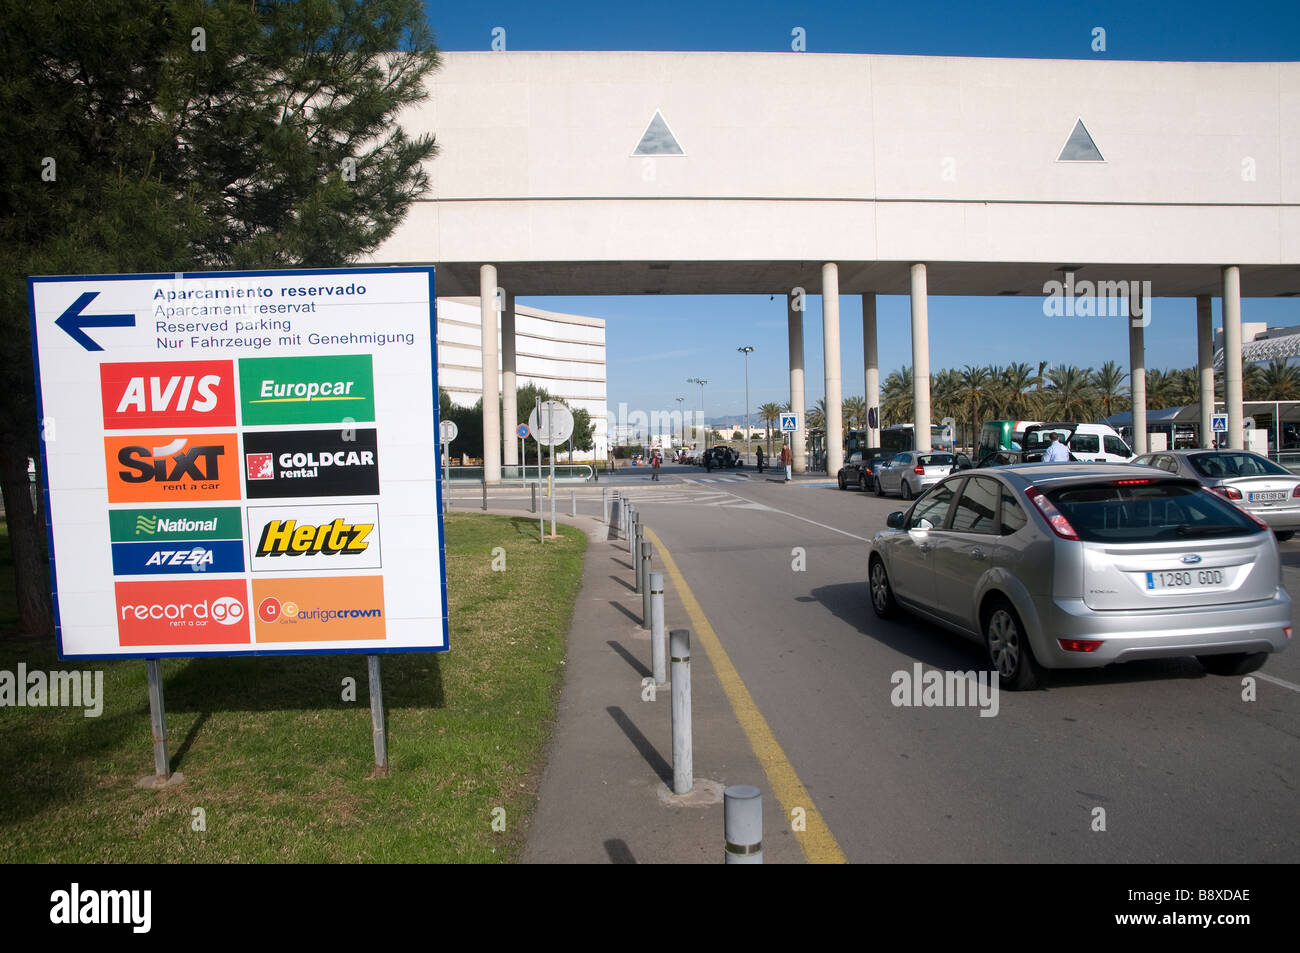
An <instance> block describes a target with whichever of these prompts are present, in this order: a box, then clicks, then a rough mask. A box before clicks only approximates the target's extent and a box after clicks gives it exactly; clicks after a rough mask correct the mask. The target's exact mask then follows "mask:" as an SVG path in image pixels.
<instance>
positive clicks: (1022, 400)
mask: <svg viewBox="0 0 1300 953" xmlns="http://www.w3.org/2000/svg"><path fill="white" fill-rule="evenodd" d="M1001 376H1002V385H1003V387H1002V389H1003V391H1004V392H1005V393H1006V394H1007V396H1008V398H1009V399H1008V400H1007V402H1006V403H1005V404H1003V405H1002V413H1004V414H1006V415H1007V417H1011V418H1018V419H1026V418H1029V417H1032V416H1034V415H1035V414H1037V413H1038V410H1037V402H1036V398H1035V395H1034V394H1033V393H1026V392H1027V391H1028V390H1029V388H1031V387H1041V386H1042V372H1041V371H1040V372H1039V373H1038V374H1035V373H1034V371H1033V368H1031V367H1030V366H1029V365H1028V364H1025V363H1020V364H1008V365H1007V366H1006V368H1004V369H1003V371H1002V375H1001Z"/></svg>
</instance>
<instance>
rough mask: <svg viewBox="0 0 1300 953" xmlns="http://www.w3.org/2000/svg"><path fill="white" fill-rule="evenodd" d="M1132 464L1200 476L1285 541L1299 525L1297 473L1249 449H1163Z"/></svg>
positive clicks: (1298, 482) (1180, 474)
mask: <svg viewBox="0 0 1300 953" xmlns="http://www.w3.org/2000/svg"><path fill="white" fill-rule="evenodd" d="M1133 462H1134V463H1139V464H1145V465H1147V466H1153V467H1158V468H1159V469H1161V470H1164V471H1166V472H1168V473H1175V474H1177V475H1178V476H1182V477H1188V478H1190V479H1193V480H1199V481H1200V482H1201V484H1202V485H1203V486H1206V487H1209V488H1210V489H1211V490H1213V491H1214V492H1215V493H1218V494H1219V495H1220V496H1222V497H1223V498H1224V499H1225V500H1231V501H1232V502H1233V503H1236V504H1237V505H1238V506H1240V507H1241V508H1242V509H1244V510H1247V511H1249V512H1251V513H1253V514H1254V515H1255V516H1257V517H1258V518H1259V519H1261V520H1263V521H1264V522H1265V523H1267V524H1268V525H1269V527H1270V528H1271V529H1272V530H1273V534H1274V535H1275V536H1277V538H1278V539H1279V540H1281V541H1283V542H1285V541H1286V540H1288V539H1290V538H1291V537H1292V536H1294V535H1295V534H1296V530H1297V529H1300V477H1297V476H1296V475H1295V474H1294V473H1292V472H1291V471H1290V470H1288V469H1286V467H1283V466H1280V465H1279V464H1276V463H1274V462H1273V461H1272V460H1270V459H1268V458H1267V457H1261V456H1260V455H1259V454H1257V453H1250V452H1249V451H1247V450H1162V451H1160V452H1159V453H1147V454H1143V455H1142V456H1140V457H1138V458H1137V459H1135V460H1134V461H1133Z"/></svg>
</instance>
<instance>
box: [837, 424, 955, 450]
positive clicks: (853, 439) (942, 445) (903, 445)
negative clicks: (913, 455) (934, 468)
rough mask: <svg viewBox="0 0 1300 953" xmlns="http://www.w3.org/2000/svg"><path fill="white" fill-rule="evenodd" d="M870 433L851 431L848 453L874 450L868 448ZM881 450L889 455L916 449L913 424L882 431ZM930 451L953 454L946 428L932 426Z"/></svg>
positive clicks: (951, 440) (847, 444)
mask: <svg viewBox="0 0 1300 953" xmlns="http://www.w3.org/2000/svg"><path fill="white" fill-rule="evenodd" d="M869 432H870V431H866V430H850V431H849V436H848V439H847V441H846V442H845V445H846V447H847V452H848V453H852V452H853V451H854V450H862V451H866V450H869V449H874V448H871V447H868V446H867V438H868V434H869ZM880 449H881V450H883V451H885V452H887V453H904V452H906V451H908V450H915V449H916V435H915V428H914V427H913V426H912V425H911V424H895V425H894V426H892V427H886V428H885V429H883V430H882V431H880ZM930 449H932V450H946V451H948V452H949V453H952V452H953V439H952V437H951V436H950V435H948V434H947V431H946V430H945V428H943V427H941V426H939V425H938V424H931V425H930Z"/></svg>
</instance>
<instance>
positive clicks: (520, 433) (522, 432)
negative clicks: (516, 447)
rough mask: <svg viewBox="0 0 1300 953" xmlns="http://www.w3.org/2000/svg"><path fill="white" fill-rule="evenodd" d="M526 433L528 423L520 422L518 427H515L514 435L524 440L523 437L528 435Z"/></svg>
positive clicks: (525, 437)
mask: <svg viewBox="0 0 1300 953" xmlns="http://www.w3.org/2000/svg"><path fill="white" fill-rule="evenodd" d="M528 433H529V431H528V424H520V425H519V426H518V427H516V428H515V435H516V436H517V437H518V438H519V439H520V440H525V439H527V437H528Z"/></svg>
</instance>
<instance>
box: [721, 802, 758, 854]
mask: <svg viewBox="0 0 1300 953" xmlns="http://www.w3.org/2000/svg"><path fill="white" fill-rule="evenodd" d="M722 805H723V806H722V818H723V821H722V824H723V830H724V832H725V833H724V836H725V838H726V839H725V841H724V847H723V851H724V856H725V861H724V862H725V863H728V864H761V863H762V862H763V795H762V794H761V793H759V790H758V788H756V787H754V786H753V785H752V784H733V785H732V786H731V787H729V788H727V789H726V790H724V791H723V792H722Z"/></svg>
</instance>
